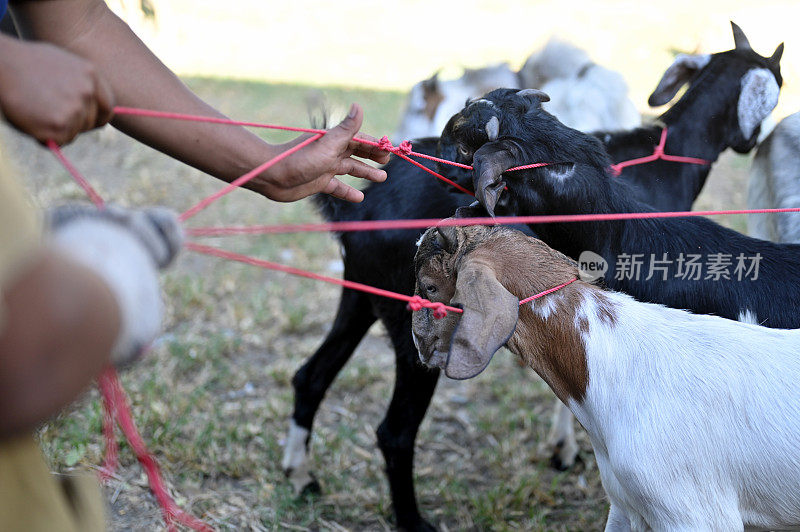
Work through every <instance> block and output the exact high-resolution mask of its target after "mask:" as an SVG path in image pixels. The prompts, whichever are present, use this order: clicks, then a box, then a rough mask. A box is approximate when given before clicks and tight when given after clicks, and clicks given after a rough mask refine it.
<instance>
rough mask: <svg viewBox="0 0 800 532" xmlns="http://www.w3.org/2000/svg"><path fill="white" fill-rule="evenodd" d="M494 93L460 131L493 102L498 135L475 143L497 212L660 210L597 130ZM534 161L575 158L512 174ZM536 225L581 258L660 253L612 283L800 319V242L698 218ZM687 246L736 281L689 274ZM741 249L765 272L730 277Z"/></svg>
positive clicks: (692, 302)
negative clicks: (640, 193) (617, 169)
mask: <svg viewBox="0 0 800 532" xmlns="http://www.w3.org/2000/svg"><path fill="white" fill-rule="evenodd" d="M485 100H486V101H488V102H491V106H489V105H488V104H473V105H472V106H469V107H467V108H466V109H465V110H464V111H462V113H460V114H459V115H458V117H459V118H460V120H457V122H459V123H460V127H459V128H456V129H455V130H454V131H452V132H451V133H453V136H454V138H455V139H457V140H458V141H460V142H469V140H468V139H470V138H474V136H475V132H476V131H480V130H482V129H483V127H484V124H485V123H486V117H485V115H484V111H483V110H479V109H477V107H478V106H482V107H486V108H491V109H492V112H494V113H495V114H494V115H493V116H497V117H498V118H499V123H500V124H501V129H500V136H499V137H498V140H496V141H491V142H486V143H484V144H482V145H480V146H478V145H474V144H472V145H470V148H471V149H472V150H474V151H475V156H474V161H473V165H474V166H475V170H474V179H475V187H476V191H477V195H478V198H479V200H480V201H481V203H482V205H484V206H485V207H486V209H487V211H489V212H490V213H493V212H494V210H495V209H497V211H498V213H499V212H502V213H503V214H514V215H531V214H590V213H616V212H647V211H653V209H652V208H651V207H649V206H648V205H646V204H644V203H642V202H639V201H637V200H636V199H634V198H633V197H632V193H631V186H630V184H628V183H626V182H624V181H620V180H618V179H616V178H614V177H611V176H610V175H609V172H608V166H609V164H610V159H609V157H608V155H607V153H606V151H605V149H604V148H603V145H602V144H601V143H600V142H599V141H598V140H597V139H596V138H595V137H592V136H591V135H586V134H584V133H581V132H580V131H577V130H574V129H570V128H568V127H566V126H564V125H563V124H561V123H560V122H559V121H558V119H556V118H555V117H554V116H552V115H550V114H549V113H547V112H546V111H544V110H543V109H542V108H541V105H540V101H539V99H537V98H535V97H521V96H519V95H518V94H517V91H514V90H508V89H500V90H497V91H493V92H491V93H489V94H488V95H486V97H485ZM531 160H535V161H568V162H565V163H563V164H555V165H551V166H546V167H542V168H537V169H532V170H523V171H518V172H508V173H506V174H503V172H504V171H505V170H506V169H508V168H513V167H514V166H516V165H519V164H521V163H522V162H523V161H531ZM531 228H532V229H533V230H534V231H535V232H536V234H537V235H538V236H539V238H541V239H542V240H543V241H545V242H546V243H547V244H548V245H550V246H551V247H553V248H555V249H557V250H559V251H561V252H563V253H565V254H566V255H569V256H571V257H573V258H576V259H577V258H579V257H580V255H581V253H583V252H585V251H592V252H594V253H597V254H598V255H600V256H601V257H603V259H604V260H605V261H607V263H608V264H609V265H611V264H616V265H619V264H620V262H619V259H620V257H625V258H626V259H630V258H631V257H633V256H634V254H635V255H637V256H640V258H641V259H644V257H647V258H649V260H650V264H647V263H646V262H645V261H644V260H642V261H641V262H640V264H639V268H640V273H641V270H642V266H648V265H649V266H652V265H653V261H656V262H657V263H658V264H657V269H656V270H652V271H653V273H654V275H652V276H649V277H651V279H650V280H646V279H643V277H645V276H642V275H640V276H634V275H629V273H633V272H631V271H630V270H629V269H628V266H630V263H629V261H628V262H625V265H624V269H625V271H623V272H622V273H623V274H622V275H620V271H619V268H610V267H609V269H608V271H607V272H606V273H605V275H604V279H605V283H606V285H607V286H608V287H610V288H612V289H614V290H619V291H622V292H626V293H628V294H631V295H632V296H634V297H636V298H637V299H638V300H640V301H645V302H652V303H661V304H664V305H667V306H670V307H674V308H680V309H689V310H692V311H693V312H697V313H702V314H716V315H718V316H723V317H726V318H731V319H743V318H745V317H746V318H748V319H757V320H758V323H760V324H761V325H765V326H767V327H773V328H798V327H800V310H797V306H796V305H794V304H793V302H794V301H797V298H798V297H800V270H798V269H797V268H795V267H794V266H795V264H797V263H798V261H800V245H791V244H775V243H772V242H768V241H764V240H758V239H755V238H751V237H748V236H745V235H742V234H740V233H737V232H736V231H733V230H731V229H727V228H725V227H722V226H720V225H718V224H716V223H714V222H712V221H711V220H708V219H705V218H698V217H694V218H661V219H644V220H628V221H606V222H581V223H556V224H536V225H532V226H531ZM687 254H692V255H700V256H701V257H704V258H706V259H708V260H709V261H715V262H716V267H715V269H714V271H716V272H719V271H723V270H724V269H723V268H722V266H725V265H727V266H728V269H727V272H728V273H727V276H728V279H729V280H725V277H724V276H723V275H717V274H715V273H713V272H707V273H706V275H702V270H700V275H699V277H700V278H699V279H693V278H692V277H695V274H696V272H697V269H696V268H694V269H693V271H692V275H691V276H688V277H689V278H687V275H684V274H685V273H686V268H687V263H686V260H687V257H686V255H687ZM721 255H722V256H721ZM723 256H724V257H723ZM740 256H742V257H745V258H754V257H760V259H759V260H758V265H759V270H758V275H757V278H756V279H753V278H752V277H754V275H753V274H754V272H750V275H749V277H748V276H747V275H745V276H744V278H743V279H730V277H731V272H730V266H733V261H734V260H736V259H737V257H740ZM679 257H683V258H684V260H683V261H681V260H679ZM714 257H716V259H715V258H714ZM723 259H724V261H723ZM751 262H752V261H751ZM746 266H748V268H749V266H750V264H749V263H748V264H746ZM649 269H650V268H647V270H649ZM615 270H616V271H615ZM741 273H742V272H740V274H741ZM734 275H735V274H734ZM639 277H642V278H639ZM738 277H741V275H739V276H738Z"/></svg>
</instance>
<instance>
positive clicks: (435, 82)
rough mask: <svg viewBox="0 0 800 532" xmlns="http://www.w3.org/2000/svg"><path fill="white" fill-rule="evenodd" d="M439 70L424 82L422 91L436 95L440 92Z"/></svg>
mask: <svg viewBox="0 0 800 532" xmlns="http://www.w3.org/2000/svg"><path fill="white" fill-rule="evenodd" d="M439 72H440V71H439V70H437V71H436V72H434V73H433V75H432V76H431V77H429V78H428V79H426V80H423V82H422V89H423V91H424V92H425V94H436V93H438V92H439Z"/></svg>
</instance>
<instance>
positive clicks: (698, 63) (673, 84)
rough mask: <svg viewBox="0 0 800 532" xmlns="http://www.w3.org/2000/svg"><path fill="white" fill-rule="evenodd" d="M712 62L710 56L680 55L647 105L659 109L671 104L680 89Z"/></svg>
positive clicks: (662, 77)
mask: <svg viewBox="0 0 800 532" xmlns="http://www.w3.org/2000/svg"><path fill="white" fill-rule="evenodd" d="M710 60H711V56H710V55H708V54H703V55H687V54H678V56H677V57H676V58H675V61H674V62H673V63H672V64H671V65H670V66H669V68H668V69H667V70H666V72H664V75H663V76H661V81H659V82H658V86H657V87H656V90H654V91H653V94H651V95H650V98H649V99H648V100H647V104H648V105H649V106H650V107H658V106H659V105H664V104H667V103H669V101H670V100H671V99H673V98H674V97H675V95H676V94H677V93H678V89H680V88H681V87H683V85H684V84H685V83H687V82H688V81H689V80H691V79H692V76H694V75H695V73H696V72H697V71H698V70H700V69H702V68H703V67H704V66H706V65H707V64H708V62H709V61H710Z"/></svg>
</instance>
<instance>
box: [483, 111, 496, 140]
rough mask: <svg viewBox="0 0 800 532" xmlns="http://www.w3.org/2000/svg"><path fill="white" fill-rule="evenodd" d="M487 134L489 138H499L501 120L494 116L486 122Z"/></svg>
mask: <svg viewBox="0 0 800 532" xmlns="http://www.w3.org/2000/svg"><path fill="white" fill-rule="evenodd" d="M485 127H486V136H487V137H488V138H489V140H497V137H498V135H500V120H499V119H498V118H497V117H496V116H493V117H491V118H490V119H489V121H488V122H486V126H485Z"/></svg>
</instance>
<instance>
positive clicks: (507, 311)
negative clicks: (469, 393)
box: [444, 260, 519, 380]
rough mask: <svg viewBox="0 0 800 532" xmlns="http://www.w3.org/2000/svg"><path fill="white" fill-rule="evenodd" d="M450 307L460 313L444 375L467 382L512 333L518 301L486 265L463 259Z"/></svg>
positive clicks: (483, 367)
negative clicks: (459, 308) (459, 309)
mask: <svg viewBox="0 0 800 532" xmlns="http://www.w3.org/2000/svg"><path fill="white" fill-rule="evenodd" d="M450 304H451V305H458V306H460V307H461V308H462V309H463V310H464V312H463V313H462V314H461V318H460V319H459V321H458V324H457V325H456V330H455V332H454V333H453V338H452V340H451V342H450V351H449V352H448V354H447V363H446V364H445V369H444V372H445V375H447V376H448V377H450V378H451V379H457V380H463V379H471V378H472V377H475V376H476V375H478V374H479V373H481V372H482V371H483V370H484V369H486V366H488V365H489V362H490V361H491V360H492V356H494V354H495V353H496V352H497V350H498V349H500V348H501V347H503V345H505V343H506V342H507V341H508V340H509V338H511V335H512V334H514V330H515V329H516V327H517V319H518V318H519V300H518V299H517V298H516V296H514V295H513V294H512V293H511V292H509V291H508V290H506V289H505V288H504V287H503V285H501V284H500V281H498V280H497V277H496V276H495V273H494V271H492V269H491V268H490V267H489V266H488V265H486V264H483V263H477V262H475V261H474V260H472V261H470V260H467V261H465V262H464V264H463V265H462V266H461V267H460V268H459V269H458V281H457V282H456V291H455V294H454V295H453V299H452V300H451V303H450Z"/></svg>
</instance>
